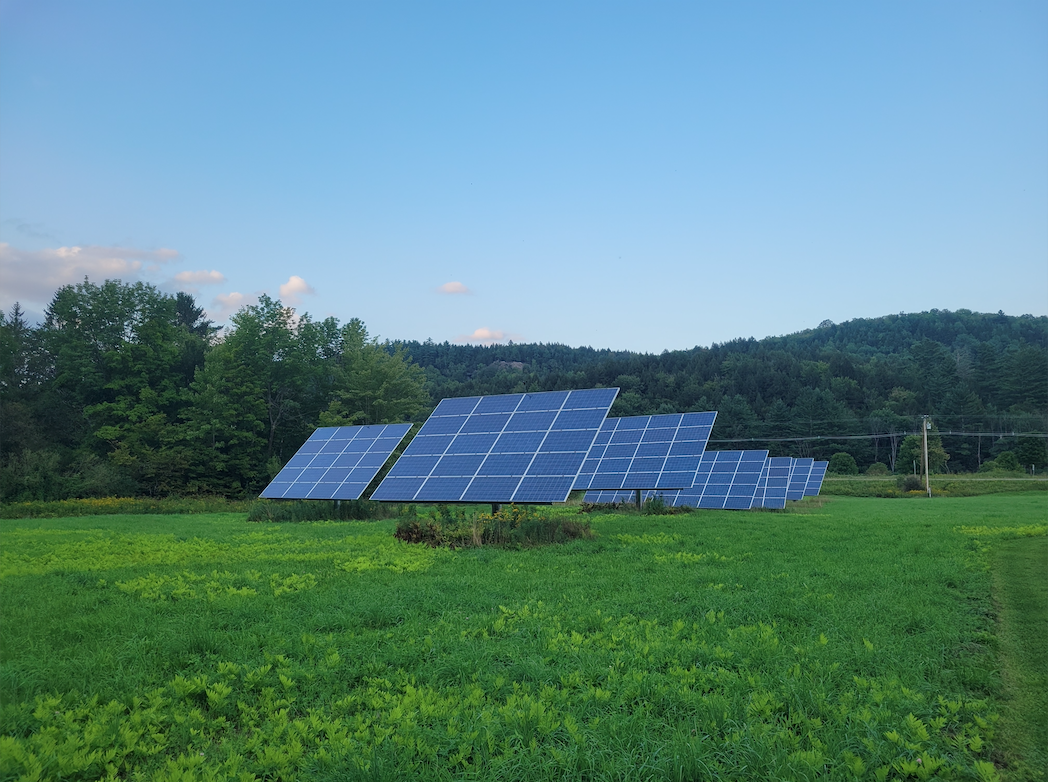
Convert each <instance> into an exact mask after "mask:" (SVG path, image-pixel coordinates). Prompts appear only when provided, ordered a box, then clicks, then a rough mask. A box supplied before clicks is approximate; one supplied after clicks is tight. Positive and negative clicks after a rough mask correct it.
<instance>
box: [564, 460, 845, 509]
mask: <svg viewBox="0 0 1048 782" xmlns="http://www.w3.org/2000/svg"><path fill="white" fill-rule="evenodd" d="M827 464H828V462H817V461H815V460H813V459H791V458H790V457H788V456H781V457H779V456H773V457H769V456H768V452H767V451H707V452H706V453H705V454H704V455H703V457H702V460H701V462H700V463H699V469H698V471H697V472H696V474H695V483H694V484H693V485H692V486H691V488H688V489H681V490H678V491H660V490H649V491H645V492H643V494H642V501H647V500H649V499H652V498H653V497H661V498H662V500H663V502H665V503H666V504H667V505H673V506H684V505H687V506H689V507H692V508H722V509H726V510H746V509H749V508H785V507H786V501H787V500H799V499H801V498H803V497H814V496H816V495H818V493H819V490H820V489H821V488H822V480H823V478H824V477H826V466H827ZM634 497H635V492H632V491H622V490H619V491H588V492H586V497H585V502H593V503H597V502H632V501H633V499H634Z"/></svg>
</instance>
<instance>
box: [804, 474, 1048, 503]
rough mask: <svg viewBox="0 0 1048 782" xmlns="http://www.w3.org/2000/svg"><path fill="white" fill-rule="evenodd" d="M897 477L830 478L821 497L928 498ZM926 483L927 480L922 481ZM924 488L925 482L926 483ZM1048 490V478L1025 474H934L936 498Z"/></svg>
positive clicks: (824, 484) (923, 492)
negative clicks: (907, 487) (908, 487)
mask: <svg viewBox="0 0 1048 782" xmlns="http://www.w3.org/2000/svg"><path fill="white" fill-rule="evenodd" d="M899 477H901V476H897V475H849V476H840V475H827V476H826V478H825V480H824V481H823V483H822V489H821V492H820V494H821V495H824V496H837V497H906V498H917V499H920V498H927V496H928V494H927V492H926V491H925V490H924V489H923V488H922V489H921V490H920V491H910V492H908V491H904V490H903V489H902V488H901V487H900V486H899V485H898V479H899ZM922 480H923V479H922ZM922 487H923V483H922ZM1041 491H1048V478H1044V477H1041V476H1037V477H1033V476H1029V475H1027V476H1023V475H1022V474H1012V473H1004V474H996V475H995V474H987V473H978V474H972V475H965V474H960V475H933V476H932V495H933V496H934V497H978V496H981V495H984V494H1010V493H1013V492H1041Z"/></svg>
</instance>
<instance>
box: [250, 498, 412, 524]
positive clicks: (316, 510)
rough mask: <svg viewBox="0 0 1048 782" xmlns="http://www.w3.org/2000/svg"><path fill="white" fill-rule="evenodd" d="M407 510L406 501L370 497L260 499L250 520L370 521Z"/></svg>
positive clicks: (390, 516)
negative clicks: (360, 498) (366, 498)
mask: <svg viewBox="0 0 1048 782" xmlns="http://www.w3.org/2000/svg"><path fill="white" fill-rule="evenodd" d="M404 513H405V509H404V506H403V505H393V504H388V503H381V502H371V501H370V500H340V501H339V502H337V503H336V502H335V501H334V500H256V501H255V502H254V503H252V505H251V509H250V510H249V511H248V514H247V520H248V521H275V522H283V521H367V520H370V519H390V518H393V517H395V516H401V515H403V514H404Z"/></svg>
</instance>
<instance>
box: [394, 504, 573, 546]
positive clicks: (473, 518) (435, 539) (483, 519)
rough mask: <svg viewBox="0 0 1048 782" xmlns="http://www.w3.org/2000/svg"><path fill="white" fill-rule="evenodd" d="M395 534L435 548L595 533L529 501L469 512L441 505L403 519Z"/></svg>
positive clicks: (543, 541) (531, 542) (545, 541)
mask: <svg viewBox="0 0 1048 782" xmlns="http://www.w3.org/2000/svg"><path fill="white" fill-rule="evenodd" d="M393 534H394V537H396V538H397V539H399V540H403V541H404V542H406V543H424V544H426V545H428V546H432V547H434V548H438V547H442V546H443V547H448V548H470V547H477V546H501V547H505V548H524V547H531V546H546V545H550V544H552V543H566V542H568V541H570V540H577V539H579V538H591V537H593V531H592V530H591V529H590V525H589V522H578V521H573V520H571V519H566V518H563V517H555V516H551V515H549V514H547V513H545V512H543V511H539V510H536V509H534V508H532V507H530V506H526V505H524V506H521V505H510V506H508V507H507V508H504V509H502V510H499V511H497V512H495V513H471V514H469V515H468V516H467V515H466V513H465V512H464V511H462V510H453V509H451V508H450V507H449V506H447V505H438V506H437V507H436V508H435V509H434V511H433V513H431V514H430V518H429V519H422V520H420V519H416V518H412V519H405V520H402V521H401V522H399V523H398V524H397V529H396V531H395V532H394V533H393Z"/></svg>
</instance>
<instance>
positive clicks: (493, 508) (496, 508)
mask: <svg viewBox="0 0 1048 782" xmlns="http://www.w3.org/2000/svg"><path fill="white" fill-rule="evenodd" d="M501 508H502V506H501V505H500V504H499V503H497V502H493V503H491V515H492V516H494V515H495V514H496V513H498V512H499V510H500V509H501Z"/></svg>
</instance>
